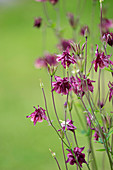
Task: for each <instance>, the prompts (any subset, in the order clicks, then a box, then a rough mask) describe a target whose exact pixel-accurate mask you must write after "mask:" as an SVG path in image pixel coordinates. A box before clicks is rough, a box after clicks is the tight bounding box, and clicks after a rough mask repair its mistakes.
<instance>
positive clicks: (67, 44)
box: [57, 39, 71, 51]
mask: <svg viewBox="0 0 113 170" xmlns="http://www.w3.org/2000/svg"><path fill="white" fill-rule="evenodd" d="M69 41H70V40H65V39H61V41H60V44H58V45H57V48H58V49H59V50H60V51H65V50H66V49H67V48H68V49H71V45H70V42H69Z"/></svg>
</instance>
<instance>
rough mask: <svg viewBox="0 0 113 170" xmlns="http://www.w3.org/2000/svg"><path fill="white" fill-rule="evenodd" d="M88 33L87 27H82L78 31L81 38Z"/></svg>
mask: <svg viewBox="0 0 113 170" xmlns="http://www.w3.org/2000/svg"><path fill="white" fill-rule="evenodd" d="M89 33H90V32H89V27H88V26H87V25H85V26H83V27H82V28H81V30H80V34H81V35H82V36H85V35H88V34H89Z"/></svg>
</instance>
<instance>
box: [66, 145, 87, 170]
mask: <svg viewBox="0 0 113 170" xmlns="http://www.w3.org/2000/svg"><path fill="white" fill-rule="evenodd" d="M83 150H84V147H82V148H78V147H75V148H74V150H73V153H74V155H75V157H76V159H77V161H78V163H79V165H80V167H82V164H83V163H86V164H87V162H86V161H85V154H84V153H82V151H83ZM67 151H69V153H68V154H67V157H68V159H67V161H66V163H68V162H69V163H70V164H71V165H74V164H76V165H77V166H78V164H77V161H76V159H75V157H74V155H73V153H72V151H71V150H70V149H67Z"/></svg>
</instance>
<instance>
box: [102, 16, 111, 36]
mask: <svg viewBox="0 0 113 170" xmlns="http://www.w3.org/2000/svg"><path fill="white" fill-rule="evenodd" d="M109 28H113V20H111V19H107V18H102V33H105V32H109Z"/></svg>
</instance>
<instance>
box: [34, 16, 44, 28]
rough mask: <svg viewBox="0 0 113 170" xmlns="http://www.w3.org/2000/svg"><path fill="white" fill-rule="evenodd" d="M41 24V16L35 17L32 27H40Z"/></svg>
mask: <svg viewBox="0 0 113 170" xmlns="http://www.w3.org/2000/svg"><path fill="white" fill-rule="evenodd" d="M41 24H42V18H41V17H39V18H35V21H34V27H37V28H40V26H41Z"/></svg>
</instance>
